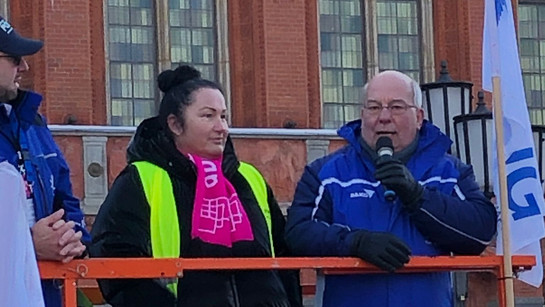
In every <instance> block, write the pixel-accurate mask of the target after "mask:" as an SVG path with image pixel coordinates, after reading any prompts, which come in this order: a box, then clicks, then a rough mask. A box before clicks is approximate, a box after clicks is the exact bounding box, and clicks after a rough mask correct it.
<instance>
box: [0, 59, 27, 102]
mask: <svg viewBox="0 0 545 307" xmlns="http://www.w3.org/2000/svg"><path fill="white" fill-rule="evenodd" d="M27 70H28V64H27V62H26V61H25V60H24V59H21V62H19V63H17V60H16V58H14V57H7V54H5V53H3V52H0V101H1V102H7V101H9V100H12V99H14V98H15V97H17V89H18V88H19V82H21V73H23V72H25V71H27Z"/></svg>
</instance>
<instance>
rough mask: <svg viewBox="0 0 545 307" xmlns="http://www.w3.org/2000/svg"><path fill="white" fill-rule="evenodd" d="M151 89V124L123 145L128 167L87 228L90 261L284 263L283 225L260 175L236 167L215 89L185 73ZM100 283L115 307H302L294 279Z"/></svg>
mask: <svg viewBox="0 0 545 307" xmlns="http://www.w3.org/2000/svg"><path fill="white" fill-rule="evenodd" d="M158 83H159V88H160V89H161V91H163V92H164V93H165V95H164V98H163V100H162V101H161V106H160V110H159V116H158V117H153V118H149V119H147V120H145V121H143V122H142V124H140V126H139V127H138V129H137V131H136V135H135V137H134V139H133V141H132V142H131V144H130V145H129V148H128V150H127V158H128V162H129V165H128V166H127V167H126V168H125V169H124V170H123V171H122V172H121V174H120V175H119V176H118V177H117V179H116V180H115V182H114V184H113V186H112V188H111V190H110V192H109V194H108V196H107V198H106V200H105V202H104V203H103V204H102V206H101V209H100V211H99V213H98V215H97V217H96V220H95V223H94V225H93V230H92V235H93V244H92V246H91V249H90V253H91V255H92V256H93V257H156V258H160V257H184V258H208V257H271V256H283V255H285V250H286V249H285V248H286V247H285V243H284V239H283V231H284V218H283V216H282V213H281V211H280V208H279V207H278V204H277V202H276V200H275V199H274V196H273V193H272V191H271V189H270V187H269V186H268V185H267V184H266V182H265V181H264V179H263V177H262V176H261V175H260V174H259V172H257V170H255V168H253V167H252V166H251V165H249V164H246V163H242V162H239V161H238V160H237V157H236V155H235V152H234V150H233V147H232V144H231V142H230V140H229V139H228V125H227V120H226V113H227V110H226V105H225V99H224V97H223V92H222V90H221V89H220V87H219V86H218V85H217V84H216V83H214V82H211V81H208V80H204V79H201V78H200V73H199V72H198V71H197V70H195V69H194V68H192V67H190V66H180V67H178V68H177V69H176V70H174V71H173V70H167V71H165V72H163V73H161V74H160V75H159V77H158ZM273 242H274V243H273ZM273 246H274V247H273ZM99 284H100V288H101V291H102V293H103V295H104V297H105V298H106V300H107V301H108V303H110V304H112V305H113V306H114V307H115V306H248V307H250V306H251V307H255V306H282V307H284V306H286V307H287V306H300V305H302V304H301V296H300V288H299V280H298V275H297V272H296V271H273V270H269V271H263V270H262V271H257V270H256V271H186V272H184V277H183V278H180V279H178V280H164V279H156V280H149V279H141V280H117V281H116V280H103V281H99Z"/></svg>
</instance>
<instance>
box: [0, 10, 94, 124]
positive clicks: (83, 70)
mask: <svg viewBox="0 0 545 307" xmlns="http://www.w3.org/2000/svg"><path fill="white" fill-rule="evenodd" d="M10 9H11V16H12V18H11V21H12V22H13V24H14V25H15V27H16V29H17V30H18V31H19V32H20V33H21V34H24V35H26V36H31V37H34V38H39V39H42V40H44V41H45V45H44V48H43V49H42V51H41V52H40V53H39V54H37V55H35V56H32V57H29V64H30V66H31V71H30V73H29V74H26V75H25V82H24V85H26V86H28V87H30V88H34V89H35V90H37V91H39V92H40V93H41V94H42V95H44V102H43V104H42V108H41V110H42V112H44V113H45V114H46V115H47V117H48V119H49V122H50V123H63V122H64V121H65V120H66V118H67V116H68V115H69V114H72V115H74V116H75V117H76V118H77V120H78V121H77V123H79V124H91V123H92V110H93V105H92V94H93V91H92V83H91V38H90V31H91V28H92V26H95V23H96V24H102V18H101V19H99V20H93V21H92V22H91V18H90V1H70V0H55V1H36V0H34V1H32V0H21V1H11V2H10ZM97 86H101V87H104V85H103V84H101V85H98V84H97Z"/></svg>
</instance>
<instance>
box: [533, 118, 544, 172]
mask: <svg viewBox="0 0 545 307" xmlns="http://www.w3.org/2000/svg"><path fill="white" fill-rule="evenodd" d="M532 134H533V136H534V149H535V151H536V160H537V169H538V170H539V178H540V179H541V182H543V180H544V178H543V171H544V170H545V159H543V158H544V157H543V156H544V155H545V152H544V151H543V150H545V143H544V142H545V126H543V125H532Z"/></svg>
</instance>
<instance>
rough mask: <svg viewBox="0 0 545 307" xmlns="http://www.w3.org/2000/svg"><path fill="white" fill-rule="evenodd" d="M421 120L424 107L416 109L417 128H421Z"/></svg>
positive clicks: (422, 119)
mask: <svg viewBox="0 0 545 307" xmlns="http://www.w3.org/2000/svg"><path fill="white" fill-rule="evenodd" d="M423 121H424V109H422V108H418V109H417V110H416V122H417V123H418V129H420V128H422V122H423Z"/></svg>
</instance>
